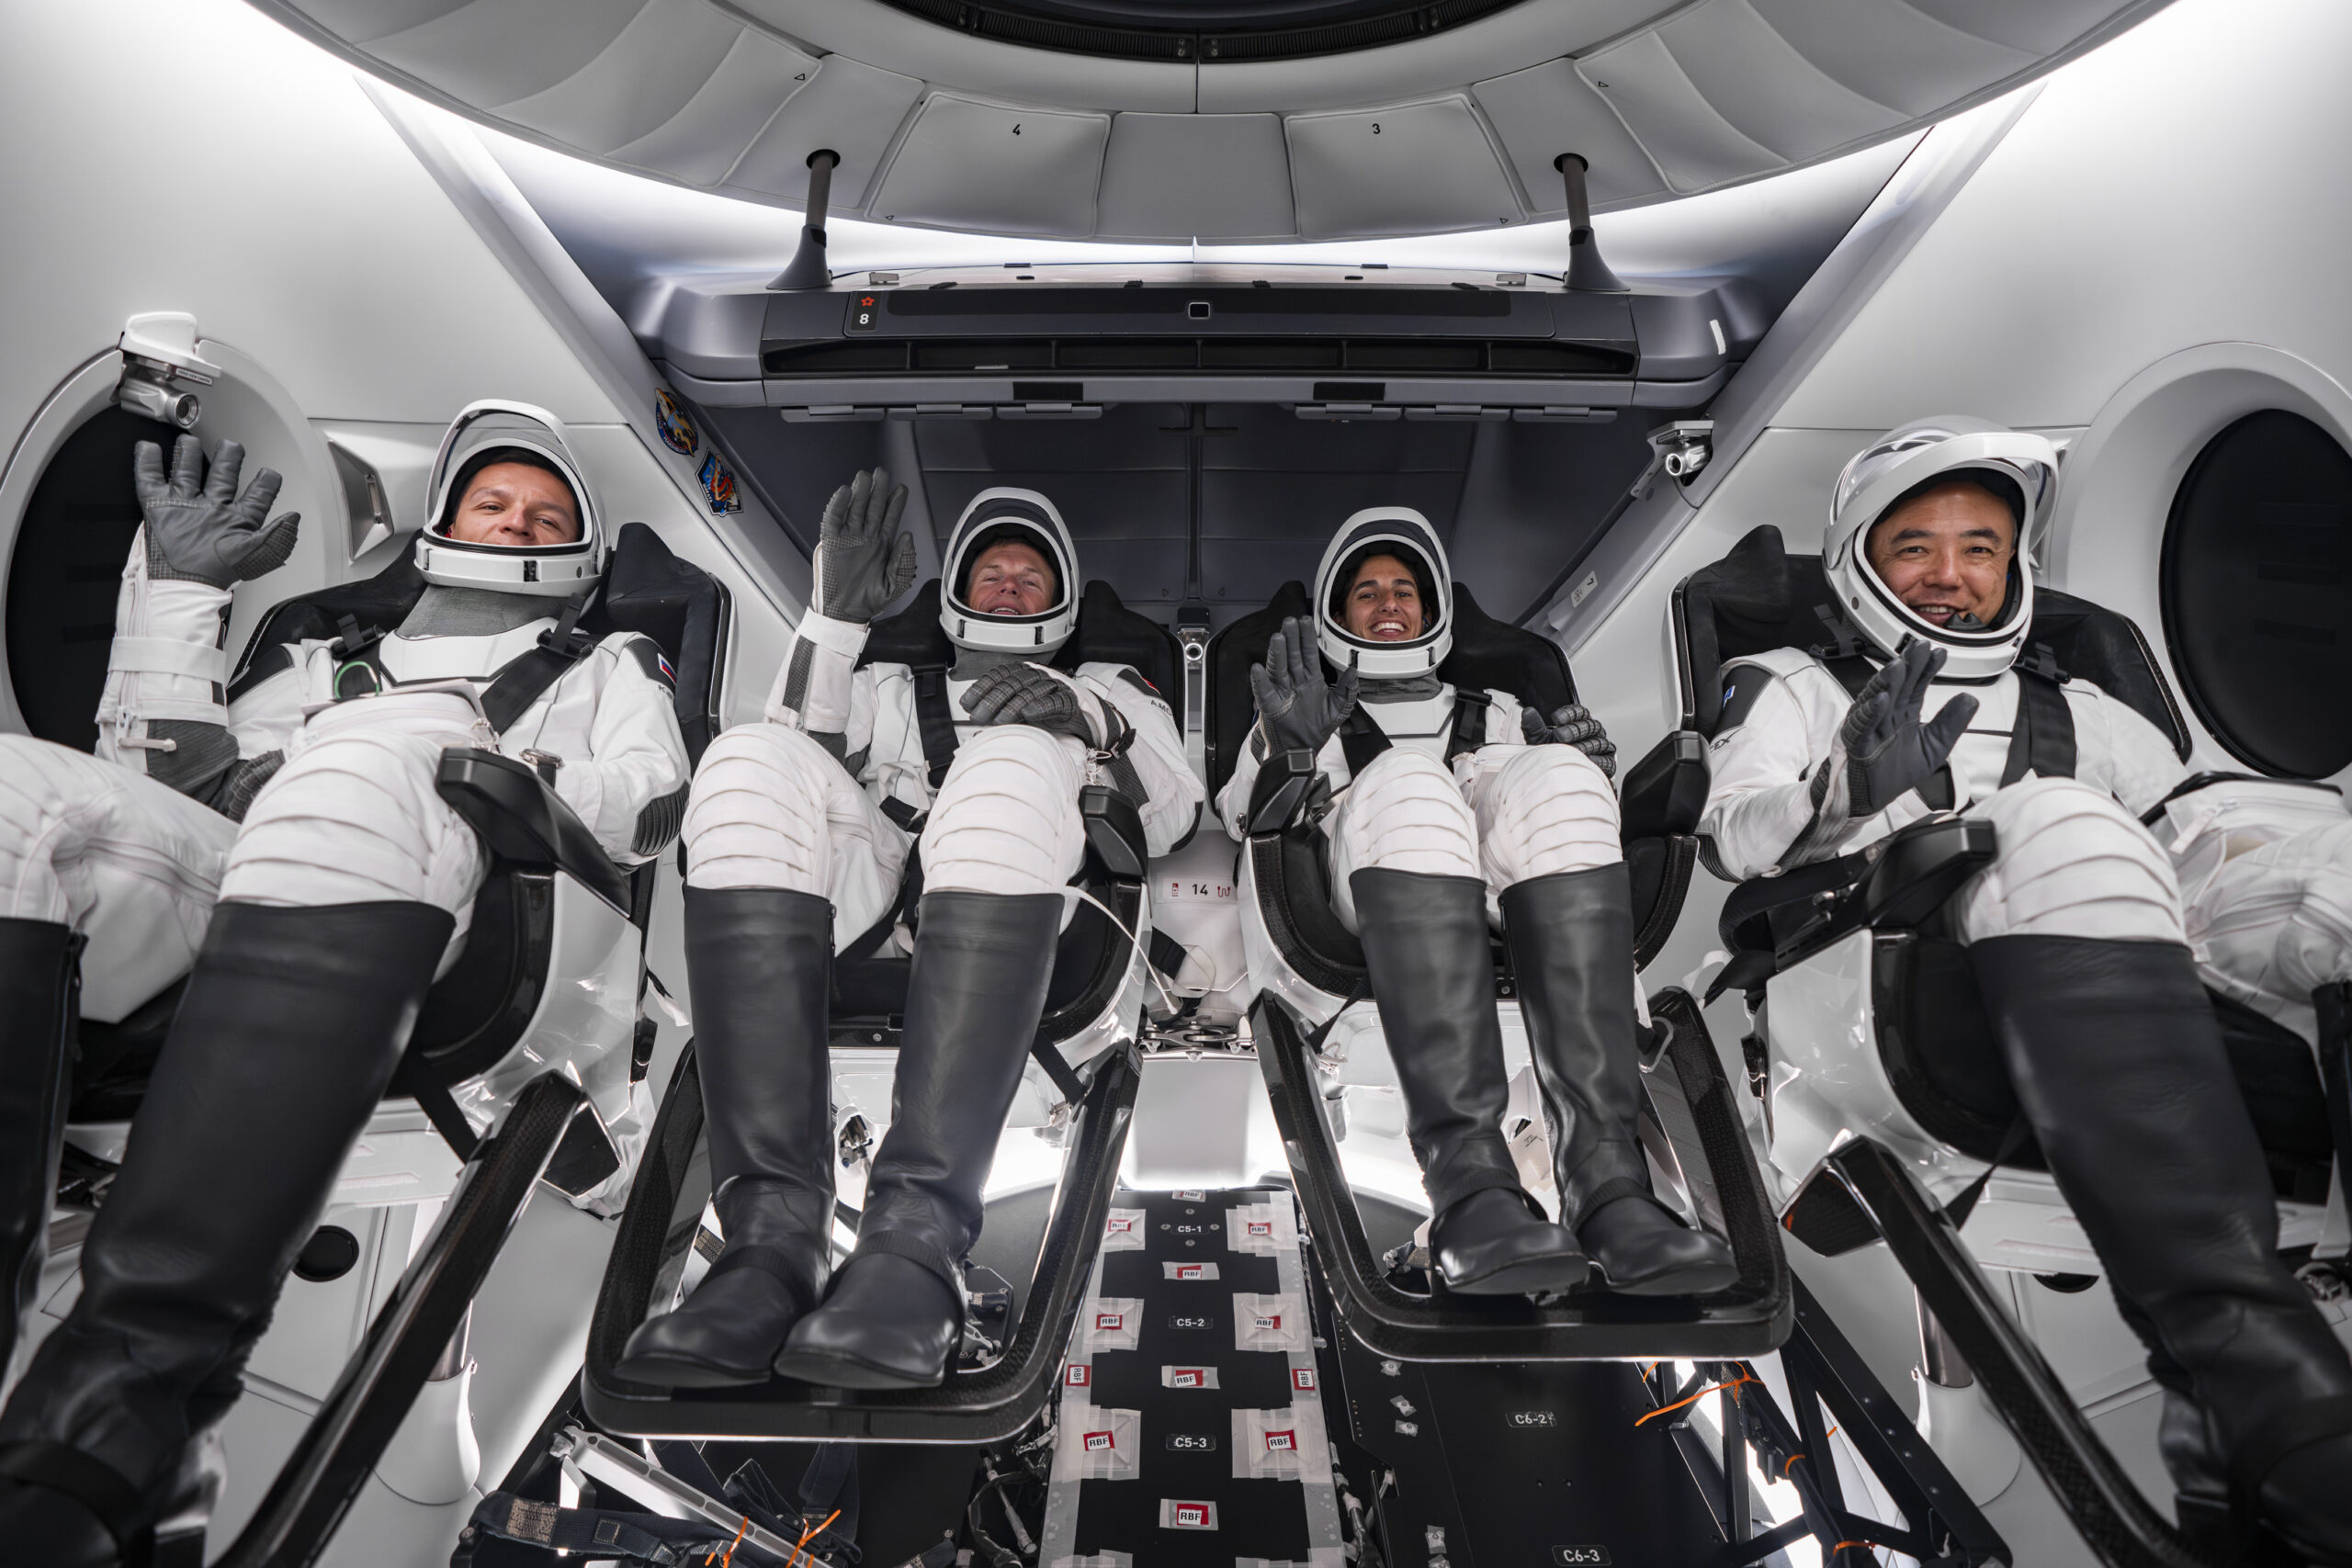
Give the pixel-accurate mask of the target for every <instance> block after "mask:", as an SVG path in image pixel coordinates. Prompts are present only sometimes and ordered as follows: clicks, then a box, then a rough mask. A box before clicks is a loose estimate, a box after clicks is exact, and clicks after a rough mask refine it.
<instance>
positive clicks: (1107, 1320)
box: [1094, 1312, 1127, 1333]
mask: <svg viewBox="0 0 2352 1568" xmlns="http://www.w3.org/2000/svg"><path fill="white" fill-rule="evenodd" d="M1126 1325H1127V1314H1125V1313H1123V1312H1098V1313H1096V1314H1094V1326H1095V1327H1097V1328H1107V1329H1110V1330H1111V1331H1112V1332H1113V1333H1116V1332H1118V1331H1119V1330H1120V1329H1122V1328H1125V1326H1126Z"/></svg>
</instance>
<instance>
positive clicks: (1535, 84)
mask: <svg viewBox="0 0 2352 1568" xmlns="http://www.w3.org/2000/svg"><path fill="white" fill-rule="evenodd" d="M1470 91H1471V96H1473V97H1475V98H1476V100H1477V102H1478V107H1479V108H1481V109H1483V110H1484V111H1486V116H1487V124H1488V125H1491V126H1493V127H1494V128H1495V134H1496V135H1497V136H1498V137H1500V138H1502V143H1503V151H1504V153H1505V154H1506V155H1507V156H1508V157H1509V158H1510V165H1511V168H1512V170H1513V171H1514V172H1515V173H1517V175H1519V186H1520V189H1521V191H1522V192H1524V193H1525V195H1526V197H1527V204H1528V210H1529V211H1531V212H1535V213H1559V212H1565V211H1566V210H1567V206H1568V197H1567V186H1566V184H1565V183H1564V182H1563V181H1562V179H1561V177H1560V171H1559V169H1558V167H1557V166H1556V165H1555V163H1554V160H1555V159H1556V158H1558V157H1559V155H1560V154H1561V153H1563V152H1575V153H1578V154H1580V155H1582V157H1583V158H1584V161H1585V163H1586V164H1588V165H1589V171H1588V173H1587V174H1586V175H1585V181H1586V188H1587V189H1588V190H1589V191H1590V192H1591V195H1592V199H1593V203H1594V205H1596V206H1607V205H1611V204H1622V203H1627V202H1635V201H1645V200H1649V199H1651V198H1653V197H1660V196H1664V195H1666V194H1667V186H1666V179H1665V176H1663V175H1660V174H1659V173H1658V172H1657V164H1653V163H1651V162H1650V158H1649V154H1648V153H1646V152H1643V151H1642V144H1641V143H1640V142H1638V141H1634V139H1633V137H1632V136H1631V135H1629V134H1627V132H1626V130H1625V124H1624V122H1623V120H1621V119H1619V118H1617V112H1616V111H1615V110H1614V109H1612V108H1611V107H1609V106H1608V105H1607V104H1605V103H1603V102H1602V101H1601V98H1600V94H1598V93H1596V92H1594V91H1593V90H1592V88H1591V87H1590V86H1589V85H1587V84H1586V82H1585V80H1584V78H1583V77H1581V76H1578V75H1577V72H1576V67H1575V66H1574V65H1572V64H1570V63H1569V62H1566V61H1565V60H1550V61H1546V62H1544V63H1543V64H1541V65H1531V66H1529V67H1528V68H1527V69H1526V70H1524V71H1514V72H1512V73H1510V75H1508V76H1498V77H1495V78H1494V79H1493V80H1492V81H1487V82H1481V83H1479V84H1478V85H1476V86H1475V87H1473V88H1471V90H1470Z"/></svg>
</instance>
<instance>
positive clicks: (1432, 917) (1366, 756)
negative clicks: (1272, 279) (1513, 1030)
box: [1217, 507, 1734, 1294]
mask: <svg viewBox="0 0 2352 1568" xmlns="http://www.w3.org/2000/svg"><path fill="white" fill-rule="evenodd" d="M1454 621H1455V617H1454V610H1453V578H1452V574H1451V572H1450V570H1449V569H1448V566H1447V563H1446V558H1445V548H1444V544H1443V541H1442V540H1441V539H1440V538H1439V537H1438V536H1437V532H1436V530H1435V529H1434V528H1432V527H1431V526H1430V523H1429V521H1428V519H1427V518H1425V517H1423V516H1422V515H1421V514H1420V513H1418V512H1415V511H1413V510H1412V509H1410V508H1408V507H1374V508H1371V509H1369V510H1367V511H1363V512H1359V513H1356V514H1355V515H1354V516H1352V517H1350V518H1349V519H1348V520H1347V521H1346V522H1345V523H1344V524H1342V525H1340V530H1339V532H1338V533H1337V534H1336V535H1334V536H1333V537H1332V540H1331V543H1330V545H1329V547H1328V548H1326V550H1325V551H1324V553H1323V560H1322V563H1321V565H1320V567H1319V568H1318V569H1317V572H1316V581H1315V598H1314V620H1313V625H1312V627H1311V629H1310V627H1309V626H1307V624H1306V623H1305V622H1302V621H1299V620H1296V619H1293V620H1288V621H1285V622H1284V624H1283V630H1282V631H1281V632H1279V633H1277V634H1276V635H1275V636H1274V637H1273V638H1272V642H1271V644H1270V646H1269V649H1268V652H1267V660H1266V663H1265V664H1264V665H1263V666H1261V667H1259V668H1258V669H1257V670H1255V671H1252V676H1251V682H1252V685H1253V687H1254V688H1255V690H1256V694H1257V699H1258V712H1259V723H1258V725H1257V727H1256V728H1254V729H1253V730H1252V731H1251V734H1250V741H1249V744H1248V745H1247V746H1246V747H1244V749H1243V751H1242V755H1241V756H1240V757H1239V758H1238V759H1237V765H1236V767H1235V770H1234V775H1233V777H1232V779H1231V780H1230V781H1228V782H1227V785H1226V787H1225V789H1224V791H1223V792H1222V794H1221V795H1219V797H1218V802H1217V804H1218V809H1219V811H1220V812H1221V813H1222V814H1223V816H1224V818H1225V822H1226V825H1227V829H1228V830H1229V831H1230V832H1231V833H1232V834H1233V836H1234V837H1235V838H1237V839H1239V838H1243V837H1246V835H1247V832H1248V826H1249V820H1250V815H1251V806H1252V804H1253V796H1254V795H1255V794H1256V792H1257V787H1258V780H1259V776H1260V773H1261V769H1262V768H1263V765H1264V762H1265V760H1266V758H1267V757H1268V756H1270V755H1271V754H1272V752H1274V751H1276V750H1281V751H1305V752H1309V753H1312V754H1313V756H1314V758H1315V762H1316V765H1317V767H1318V769H1319V770H1320V772H1321V773H1322V775H1323V778H1324V779H1325V780H1326V781H1327V782H1328V784H1329V786H1330V788H1331V790H1332V791H1333V795H1332V800H1331V804H1330V806H1329V812H1328V815H1325V816H1323V817H1322V818H1321V822H1320V826H1321V829H1322V832H1323V833H1324V835H1325V836H1326V840H1327V843H1328V851H1329V881H1330V885H1331V888H1332V898H1333V903H1334V905H1335V906H1336V910H1337V913H1338V914H1339V917H1340V920H1341V921H1342V922H1343V923H1345V924H1346V925H1347V926H1348V928H1349V929H1350V930H1351V931H1356V932H1357V933H1358V934H1359V935H1360V936H1361V937H1362V939H1363V949H1364V960H1365V964H1366V965H1367V968H1368V971H1369V975H1370V979H1371V984H1372V989H1373V994H1374V1000H1375V1002H1376V1003H1377V1005H1378V1008H1379V1012H1380V1018H1381V1023H1382V1027H1383V1031H1384V1033H1385V1037H1386V1039H1387V1043H1388V1047H1389V1054H1390V1055H1391V1056H1392V1058H1393V1059H1394V1060H1395V1062H1396V1065H1397V1076H1398V1080H1399V1087H1400V1088H1401V1089H1402V1090H1403V1094H1404V1099H1405V1105H1406V1117H1407V1123H1408V1133H1409V1135H1410V1137H1411V1141H1412V1144H1413V1148H1414V1153H1415V1155H1416V1156H1417V1157H1418V1158H1419V1161H1420V1164H1421V1170H1422V1179H1423V1182H1424V1184H1425V1186H1426V1187H1427V1189H1428V1192H1429V1197H1430V1208H1431V1213H1432V1215H1433V1218H1432V1221H1431V1224H1430V1254H1431V1257H1432V1258H1433V1259H1434V1260H1435V1261H1436V1263H1437V1266H1438V1268H1439V1270H1440V1272H1441V1273H1442V1274H1443V1275H1444V1277H1445V1279H1446V1282H1447V1284H1448V1286H1449V1287H1450V1288H1452V1289H1453V1290H1455V1291H1465V1292H1485V1293H1493V1294H1503V1293H1510V1292H1524V1291H1532V1290H1561V1289H1566V1288H1569V1287H1572V1286H1575V1285H1579V1284H1582V1283H1584V1282H1585V1280H1586V1279H1587V1278H1588V1276H1589V1271H1590V1268H1591V1265H1592V1264H1593V1263H1598V1264H1599V1265H1600V1269H1601V1272H1602V1273H1603V1275H1604V1276H1605V1277H1606V1279H1607V1280H1608V1282H1609V1283H1610V1284H1611V1286H1612V1287H1613V1288H1615V1289H1618V1290H1623V1291H1628V1292H1641V1293H1648V1294H1669V1293H1689V1292H1703V1291H1709V1290H1714V1289H1719V1288H1721V1287H1722V1286H1724V1285H1725V1284H1728V1283H1729V1282H1730V1281H1731V1280H1732V1278H1733V1277H1734V1269H1733V1268H1732V1264H1731V1259H1730V1254H1729V1252H1728V1250H1727V1249H1725V1248H1724V1246H1723V1244H1722V1243H1721V1242H1720V1241H1718V1240H1716V1239H1715V1238H1713V1237H1711V1236H1708V1235H1703V1234H1702V1233H1700V1232H1696V1231H1692V1230H1690V1229H1688V1228H1686V1227H1684V1226H1682V1225H1681V1224H1679V1223H1678V1222H1677V1221H1676V1220H1674V1219H1673V1217H1672V1216H1670V1215H1669V1214H1668V1213H1667V1211H1666V1210H1665V1209H1663V1208H1662V1207H1661V1206H1659V1205H1658V1203H1657V1201H1656V1200H1655V1198H1653V1197H1652V1195H1651V1191H1650V1187H1649V1179H1648V1169H1647V1166H1646V1164H1645V1160H1644V1157H1643V1156H1642V1153H1641V1150H1640V1147H1639V1145H1638V1144H1637V1143H1636V1141H1635V1138H1634V1115H1635V1111H1636V1108H1637V1103H1638V1099H1639V1093H1640V1088H1639V1064H1638V1061H1637V1059H1636V1055H1635V1052H1636V1041H1637V1032H1636V1026H1635V1021H1634V983H1635V982H1634V960H1633V911H1632V908H1631V901H1632V896H1631V890H1630V887H1629V885H1628V883H1627V879H1626V873H1625V867H1624V857H1623V852H1622V850H1621V849H1620V847H1619V842H1618V822H1617V798H1616V795H1615V794H1614V793H1613V792H1612V791H1611V787H1610V783H1609V779H1610V774H1611V772H1613V770H1614V767H1615V752H1616V748H1615V746H1614V745H1613V744H1611V742H1610V741H1609V739H1608V738H1607V737H1606V735H1604V734H1603V733H1602V731H1601V728H1600V724H1599V723H1598V721H1596V720H1594V719H1593V718H1592V717H1591V716H1590V715H1589V714H1588V713H1586V712H1585V711H1584V709H1583V708H1582V707H1580V706H1570V707H1565V708H1563V709H1561V710H1560V711H1559V712H1557V713H1555V714H1554V715H1553V716H1552V717H1551V719H1550V721H1549V722H1548V723H1547V722H1546V721H1545V719H1544V716H1542V715H1540V714H1538V713H1536V712H1534V711H1532V710H1530V709H1527V708H1524V707H1522V706H1521V704H1520V702H1519V700H1518V699H1517V698H1516V697H1514V696H1512V695H1511V694H1510V693H1507V692H1501V691H1491V690H1490V691H1485V692H1481V693H1476V694H1464V693H1459V692H1457V691H1456V690H1455V689H1454V687H1453V685H1452V684H1450V683H1448V682H1444V681H1443V680H1442V679H1441V678H1440V675H1439V667H1440V666H1441V665H1442V663H1443V662H1444V660H1445V658H1446V655H1447V653H1448V652H1449V651H1450V650H1451V649H1452V647H1453V636H1454ZM1310 637H1311V639H1312V646H1310V645H1309V644H1310ZM1327 661H1328V664H1329V667H1330V668H1331V669H1333V670H1336V671H1339V672H1340V673H1339V676H1338V679H1337V681H1336V682H1331V681H1328V680H1327V679H1326V676H1325V673H1324V668H1325V665H1326V662H1327ZM1245 918H1246V919H1256V918H1258V917H1257V911H1256V910H1255V908H1251V909H1250V910H1249V911H1248V913H1247V914H1246V915H1245ZM1491 919H1499V921H1500V923H1501V925H1502V927H1503V929H1504V931H1505V934H1506V937H1507V940H1508V941H1509V942H1510V950H1511V954H1512V961H1513V966H1514V973H1515V974H1516V976H1517V977H1518V989H1519V995H1520V997H1521V1006H1522V1009H1523V1010H1524V1012H1525V1015H1526V1018H1527V1021H1528V1032H1529V1039H1530V1046H1531V1051H1532V1055H1533V1057H1534V1060H1535V1064H1536V1070H1537V1076H1538V1078H1539V1080H1540V1082H1541V1084H1542V1086H1543V1089H1544V1103H1545V1108H1546V1112H1547V1120H1548V1123H1549V1128H1550V1131H1551V1134H1552V1146H1553V1154H1554V1162H1555V1168H1556V1171H1557V1175H1558V1181H1559V1190H1560V1194H1561V1209H1562V1216H1561V1217H1562V1226H1565V1227H1566V1228H1568V1229H1573V1230H1574V1231H1575V1232H1576V1235H1573V1236H1571V1235H1567V1234H1565V1232H1564V1229H1563V1228H1562V1226H1555V1225H1551V1224H1544V1222H1543V1221H1542V1220H1541V1218H1540V1216H1538V1215H1536V1214H1533V1213H1530V1210H1531V1209H1532V1203H1531V1202H1530V1201H1528V1200H1527V1198H1526V1195H1525V1193H1524V1192H1523V1190H1521V1186H1520V1182H1519V1179H1518V1175H1517V1171H1516V1168H1515V1166H1514V1165H1513V1163H1512V1161H1511V1158H1510V1153H1509V1150H1508V1149H1507V1147H1506V1146H1505V1145H1504V1143H1503V1139H1502V1135H1501V1133H1500V1130H1499V1126H1498V1123H1499V1122H1500V1120H1501V1116H1502V1111H1503V1107H1504V1103H1505V1101H1506V1100H1507V1098H1508V1086H1507V1085H1506V1083H1505V1081H1504V1078H1503V1072H1502V1044H1501V1033H1500V1024H1499V1021H1498V1018H1497V1016H1496V1012H1495V1006H1494V995H1493V971H1492V964H1491V960H1490V957H1489V949H1488V944H1487V927H1488V924H1489V922H1490V920H1491ZM1253 946H1254V947H1256V948H1257V950H1259V951H1261V952H1265V951H1271V950H1272V949H1271V944H1270V943H1269V942H1256V943H1253ZM1261 983H1262V977H1261ZM1621 1200H1623V1201H1621ZM1578 1242H1581V1244H1582V1249H1581V1250H1579V1247H1578V1246H1577V1243H1578ZM1587 1254H1589V1259H1588V1257H1587Z"/></svg>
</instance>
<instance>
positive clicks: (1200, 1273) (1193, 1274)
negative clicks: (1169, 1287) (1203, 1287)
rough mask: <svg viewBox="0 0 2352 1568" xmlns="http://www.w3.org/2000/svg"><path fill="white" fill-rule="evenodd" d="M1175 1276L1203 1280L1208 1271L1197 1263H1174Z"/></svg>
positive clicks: (1206, 1276)
mask: <svg viewBox="0 0 2352 1568" xmlns="http://www.w3.org/2000/svg"><path fill="white" fill-rule="evenodd" d="M1176 1278H1178V1279H1179V1280H1205V1279H1207V1278H1208V1272H1207V1270H1206V1269H1204V1267H1203V1266H1202V1265H1200V1264H1198V1263H1179V1264H1178V1265H1176Z"/></svg>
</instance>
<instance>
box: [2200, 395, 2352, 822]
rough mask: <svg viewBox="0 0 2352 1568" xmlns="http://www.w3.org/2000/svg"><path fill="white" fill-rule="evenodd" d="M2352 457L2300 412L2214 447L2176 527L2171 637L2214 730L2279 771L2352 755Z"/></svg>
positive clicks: (2249, 425)
mask: <svg viewBox="0 0 2352 1568" xmlns="http://www.w3.org/2000/svg"><path fill="white" fill-rule="evenodd" d="M2348 573H2352V456H2347V455H2346V453H2345V450H2344V448H2343V447H2342V446H2339V445H2338V444H2337V442H2336V440H2335V437H2334V436H2332V435H2330V434H2328V433H2327V432H2326V431H2324V430H2322V429H2321V428H2320V427H2319V426H2318V425H2316V424H2313V423H2312V422H2311V421H2310V420H2307V419H2304V418H2303V417H2301V415H2300V414H2292V413H2288V412H2285V411H2283V410H2279V409H2270V410H2266V411H2265V412H2261V413H2256V414H2249V415H2247V416H2246V417H2245V418H2244V419H2242V420H2240V421H2238V422H2237V423H2235V424H2233V425H2231V426H2230V427H2229V428H2228V429H2227V430H2224V431H2222V433H2221V434H2219V435H2216V436H2215V437H2213V439H2212V440H2211V442H2209V443H2208V444H2207V445H2206V447H2205V450H2204V451H2203V452H2201V453H2199V455H2198V457H2197V461H2196V462H2195V463H2194V464H2192V465H2191V466H2190V467H2189V470H2188V477H2187V478H2185V479H2182V480H2181V483H2180V491H2179V493H2178V494H2177V495H2176V496H2175V497H2174V498H2173V505H2172V516H2171V518H2170V520H2169V521H2168V522H2167V523H2166V524H2165V548H2164V582H2163V590H2164V611H2165V637H2166V638H2167V639H2168V640H2169V641H2170V643H2171V645H2172V654H2173V660H2174V662H2175V663H2176V665H2177V667H2178V669H2179V672H2180V677H2181V684H2182V686H2183V687H2185V688H2186V689H2187V691H2188V700H2189V703H2190V705H2193V706H2194V707H2195V708H2196V710H2197V716H2198V717H2199V718H2201V719H2203V720H2204V721H2205V725H2206V728H2210V729H2211V730H2212V731H2213V733H2214V734H2215V735H2216V736H2218V737H2220V738H2221V740H2222V744H2223V745H2225V746H2227V747H2228V748H2229V749H2230V750H2232V751H2233V752H2235V753H2236V754H2237V755H2238V756H2239V757H2241V758H2243V759H2245V761H2248V762H2250V763H2252V764H2253V765H2254V766H2256V767H2257V768H2260V769H2261V770H2262V771H2264V772H2265V773H2277V774H2282V775H2285V776H2289V777H2294V778H2324V777H2325V776H2327V775H2329V774H2331V773H2338V772H2340V771H2341V770H2342V769H2343V768H2344V767H2345V766H2346V764H2347V763H2352V703H2346V701H2345V693H2346V690H2348V689H2352V581H2347V574H2348Z"/></svg>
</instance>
